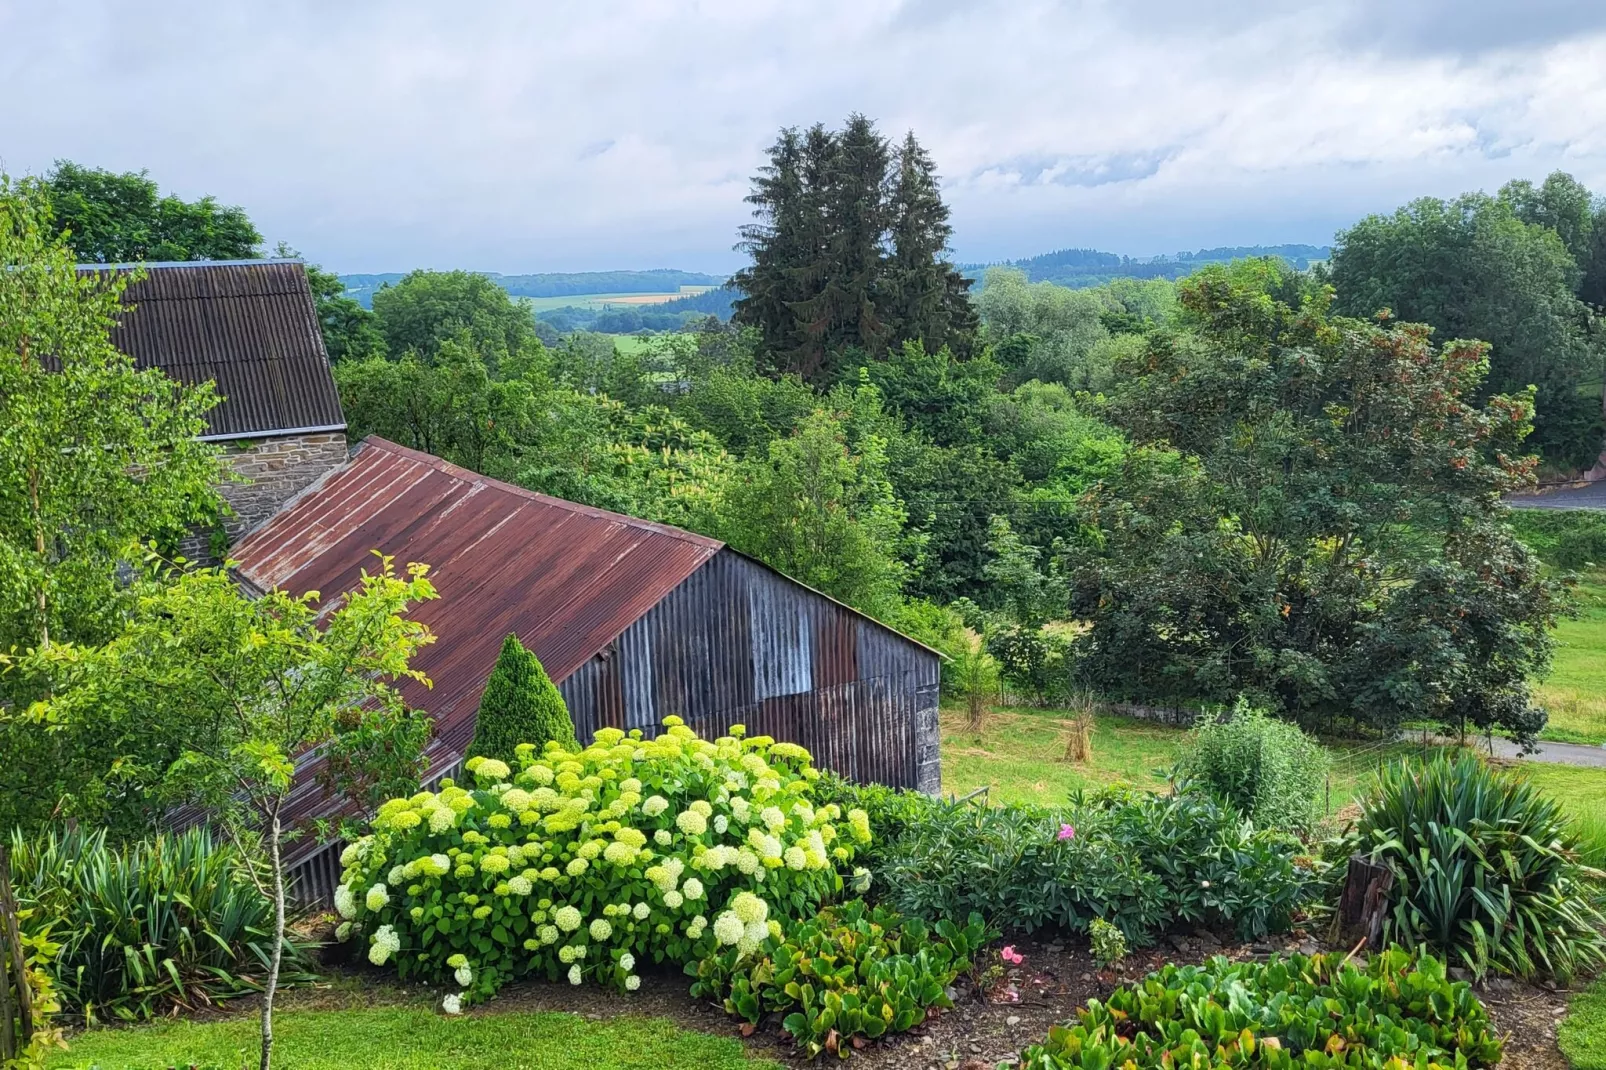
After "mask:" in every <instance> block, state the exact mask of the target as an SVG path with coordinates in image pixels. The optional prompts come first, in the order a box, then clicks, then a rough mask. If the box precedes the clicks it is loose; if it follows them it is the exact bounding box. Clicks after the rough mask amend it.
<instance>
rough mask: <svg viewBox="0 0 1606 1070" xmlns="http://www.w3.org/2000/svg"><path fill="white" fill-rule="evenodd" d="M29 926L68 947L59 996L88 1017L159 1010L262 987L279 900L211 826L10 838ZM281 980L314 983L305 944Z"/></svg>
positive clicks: (56, 967) (59, 961)
mask: <svg viewBox="0 0 1606 1070" xmlns="http://www.w3.org/2000/svg"><path fill="white" fill-rule="evenodd" d="M11 857H12V868H13V876H14V878H15V879H16V882H17V895H18V897H19V898H20V899H21V900H22V901H23V903H24V904H25V905H26V906H28V907H29V908H30V909H31V910H32V912H33V913H32V916H31V917H30V919H29V921H28V922H27V924H26V925H25V928H28V929H29V930H31V931H35V932H40V931H48V933H49V936H50V939H51V940H53V941H55V942H56V943H58V944H59V945H60V947H59V949H58V951H57V953H56V956H55V959H54V961H52V963H51V964H50V969H51V972H52V973H53V975H54V977H55V984H56V990H57V996H58V997H59V999H60V1001H61V1004H62V1006H63V1007H64V1009H66V1010H67V1011H68V1012H71V1013H74V1014H78V1015H81V1016H82V1017H83V1019H84V1020H85V1021H86V1022H92V1021H94V1020H95V1019H96V1018H98V1017H104V1016H107V1015H110V1016H113V1017H116V1018H121V1019H125V1020H133V1019H138V1018H151V1017H154V1016H156V1015H158V1014H163V1013H166V1012H168V1011H171V1010H173V1009H175V1008H183V1009H191V1008H195V1007H202V1006H208V1005H211V1004H215V1003H218V1002H221V1001H223V1000H227V999H232V998H235V997H238V996H244V995H247V994H249V993H253V992H258V991H260V990H261V978H262V976H263V971H265V970H266V969H267V965H268V960H269V957H270V955H271V954H272V951H273V904H272V903H271V902H269V901H268V900H267V899H266V898H265V897H264V896H262V895H261V893H259V892H258V891H257V890H256V888H254V887H253V886H252V885H251V884H250V883H248V881H247V880H246V878H245V877H244V876H243V875H242V870H241V865H242V862H241V859H240V855H239V853H238V852H237V851H236V850H235V849H234V848H233V847H232V846H230V845H228V844H224V843H214V842H213V840H212V838H211V836H210V834H209V833H208V832H207V831H206V830H204V829H191V830H190V831H187V832H182V833H178V834H176V835H170V836H157V837H155V838H153V839H149V840H142V841H139V842H136V843H132V844H128V845H126V846H121V847H118V846H111V845H108V844H107V843H106V834H105V833H104V832H103V831H102V832H95V833H85V832H81V831H67V832H61V833H57V832H48V833H44V834H41V835H39V836H36V837H33V838H31V839H25V838H23V837H22V836H21V834H20V833H14V834H13V836H12V847H11ZM284 950H285V966H284V972H283V973H282V974H281V975H280V978H279V983H280V984H281V985H284V984H296V983H304V982H307V981H310V980H313V975H312V973H311V966H310V964H309V962H308V960H307V957H306V954H305V945H304V944H301V943H298V942H296V941H293V940H289V941H286V944H285V949H284Z"/></svg>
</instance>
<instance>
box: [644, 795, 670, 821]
mask: <svg viewBox="0 0 1606 1070" xmlns="http://www.w3.org/2000/svg"><path fill="white" fill-rule="evenodd" d="M667 809H669V800H668V799H666V798H664V797H663V796H662V795H652V796H649V797H648V799H647V801H646V802H644V803H642V804H641V812H642V813H644V814H646V815H647V816H648V817H657V816H658V815H659V814H661V813H663V812H664V811H665V810H667Z"/></svg>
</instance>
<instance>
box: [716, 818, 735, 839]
mask: <svg viewBox="0 0 1606 1070" xmlns="http://www.w3.org/2000/svg"><path fill="white" fill-rule="evenodd" d="M730 826H731V821H730V818H728V817H726V816H725V815H724V814H720V815H719V816H718V817H716V818H714V831H715V832H717V833H719V834H720V835H721V836H723V835H724V834H725V830H726V829H728V828H730Z"/></svg>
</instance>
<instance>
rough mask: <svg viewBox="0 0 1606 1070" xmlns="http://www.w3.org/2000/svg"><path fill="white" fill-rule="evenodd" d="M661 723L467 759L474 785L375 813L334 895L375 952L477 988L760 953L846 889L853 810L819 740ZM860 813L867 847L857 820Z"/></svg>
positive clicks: (626, 975) (632, 982)
mask: <svg viewBox="0 0 1606 1070" xmlns="http://www.w3.org/2000/svg"><path fill="white" fill-rule="evenodd" d="M665 724H666V725H668V726H669V727H668V731H667V732H665V733H664V734H663V735H661V736H659V737H658V738H657V739H655V740H644V739H642V734H641V732H640V730H639V729H638V730H635V731H633V732H631V733H630V735H629V736H626V735H625V733H623V732H620V731H619V730H617V729H611V728H610V729H603V730H602V731H600V732H598V733H597V737H596V740H595V741H594V742H593V743H592V744H591V745H590V746H589V747H587V748H585V749H584V750H582V751H577V752H571V751H566V750H564V749H562V748H561V747H559V746H558V745H557V744H553V743H549V744H548V745H547V750H546V751H545V753H543V754H542V755H540V756H537V755H536V754H535V753H534V749H533V748H531V747H529V746H527V745H521V746H520V747H519V748H518V752H519V753H518V759H517V764H518V769H517V772H514V771H513V770H511V769H510V768H509V766H508V765H507V764H506V763H504V762H501V761H499V760H496V759H489V758H473V759H470V760H469V762H468V764H467V768H468V771H469V772H470V774H471V775H473V776H474V777H475V778H476V779H477V780H478V781H479V784H480V787H479V788H478V789H477V790H473V791H470V790H466V789H464V788H461V787H458V786H456V785H455V784H445V785H443V787H442V790H441V791H440V793H439V794H434V793H430V792H424V793H421V794H419V795H415V796H413V797H411V798H403V799H393V800H391V801H390V802H388V803H386V804H385V805H384V806H382V807H380V808H379V811H378V814H377V815H376V816H375V818H374V831H373V833H372V834H371V835H369V836H365V837H363V838H362V839H360V840H358V841H357V842H356V843H354V844H353V845H352V846H351V847H349V848H348V849H347V850H346V852H345V854H344V855H343V856H342V863H343V864H344V865H345V867H346V870H345V876H344V882H343V883H342V885H341V886H340V888H339V889H338V891H337V892H336V897H335V904H336V907H337V908H338V909H339V911H340V913H341V914H342V916H344V917H345V918H346V919H347V920H348V921H349V922H353V923H355V924H356V925H357V926H358V927H360V930H361V932H362V933H363V935H364V937H365V938H366V943H367V945H368V958H369V961H371V962H373V963H374V964H375V965H385V964H387V963H390V962H394V963H395V966H396V969H397V970H398V972H399V973H400V974H401V976H402V977H403V978H409V977H414V976H418V977H422V978H424V979H426V980H429V981H431V982H445V981H447V980H449V979H451V980H455V981H456V982H457V984H458V986H459V987H461V988H462V989H463V990H464V993H463V994H464V995H465V996H467V997H468V998H470V999H474V998H479V997H483V996H486V995H489V994H491V993H493V992H495V991H496V990H497V989H498V988H499V987H500V986H501V985H503V984H505V983H506V982H508V981H510V980H514V979H516V978H519V977H523V976H526V975H530V974H536V975H541V976H545V977H547V978H548V979H556V978H558V977H560V976H566V977H567V978H568V979H569V981H570V982H571V983H573V984H579V983H581V980H582V979H583V978H584V977H591V978H592V979H594V980H596V981H598V982H599V983H602V984H606V985H609V986H612V987H621V988H625V989H627V990H628V989H632V988H634V987H635V986H636V985H637V984H639V980H636V979H635V978H636V977H637V974H636V969H637V964H638V963H640V964H643V965H644V964H645V962H646V961H647V960H648V959H649V958H650V959H651V960H652V961H653V962H664V961H670V962H676V963H682V964H684V963H689V962H695V961H696V960H697V959H698V958H700V957H702V956H703V955H705V954H707V953H709V952H711V951H712V950H714V948H715V947H717V946H731V945H734V946H736V947H738V948H741V949H742V950H744V951H751V950H753V949H754V948H756V947H757V946H758V945H759V944H760V943H761V942H762V941H763V940H764V939H765V938H766V936H768V935H769V934H770V933H771V931H772V929H771V923H775V924H776V925H777V926H778V924H779V919H782V918H798V917H804V916H807V915H809V914H811V913H813V912H814V910H815V909H816V908H818V907H819V905H820V904H821V903H822V902H824V901H825V900H826V899H827V898H829V897H830V896H833V895H835V894H836V893H838V892H839V891H840V890H841V888H842V880H841V878H840V877H839V876H838V874H837V870H836V867H837V865H838V864H843V863H846V862H848V861H849V860H851V859H852V857H853V848H852V847H851V846H849V843H848V840H847V839H845V838H843V837H839V836H838V831H837V826H836V824H835V821H836V819H837V818H838V817H840V816H841V811H840V810H839V809H838V808H835V807H830V806H826V805H824V804H822V805H821V806H820V807H818V808H816V807H815V806H814V805H813V804H812V802H811V798H812V795H813V792H812V788H811V785H812V782H813V781H814V779H815V778H816V777H817V776H818V775H819V774H818V773H817V772H816V771H815V769H814V768H813V766H812V765H811V764H810V759H809V755H808V752H807V751H805V750H804V749H803V748H802V747H799V746H796V745H794V744H790V743H776V742H775V741H774V740H772V739H770V738H768V737H765V736H755V737H753V738H751V739H747V738H744V735H745V733H744V732H743V731H742V730H741V728H740V726H733V727H732V729H731V732H732V734H731V735H729V736H723V737H721V738H720V739H718V740H716V741H713V742H709V741H705V740H700V739H698V738H697V737H696V735H695V734H693V733H692V731H691V730H690V729H689V728H687V727H685V726H684V725H683V724H681V723H680V720H679V718H674V717H671V718H669V719H667V720H666V721H665ZM849 818H850V824H851V826H852V829H853V832H852V838H853V839H857V840H859V841H860V842H867V840H868V835H869V829H868V826H867V825H866V824H865V822H864V820H863V816H862V815H853V814H850V815H849ZM843 831H844V835H846V830H843ZM760 894H761V895H762V896H763V898H759V895H760ZM351 928H352V926H351V925H345V926H343V927H342V936H345V935H347V934H348V933H349V932H350V930H351Z"/></svg>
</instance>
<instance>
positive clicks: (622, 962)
mask: <svg viewBox="0 0 1606 1070" xmlns="http://www.w3.org/2000/svg"><path fill="white" fill-rule="evenodd" d="M619 968H620V969H621V970H623V971H625V972H626V973H629V972H630V971H631V970H633V969H635V968H636V956H634V955H632V954H631V953H630V952H628V951H626V952H625V953H624V954H623V955H620V956H619Z"/></svg>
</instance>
